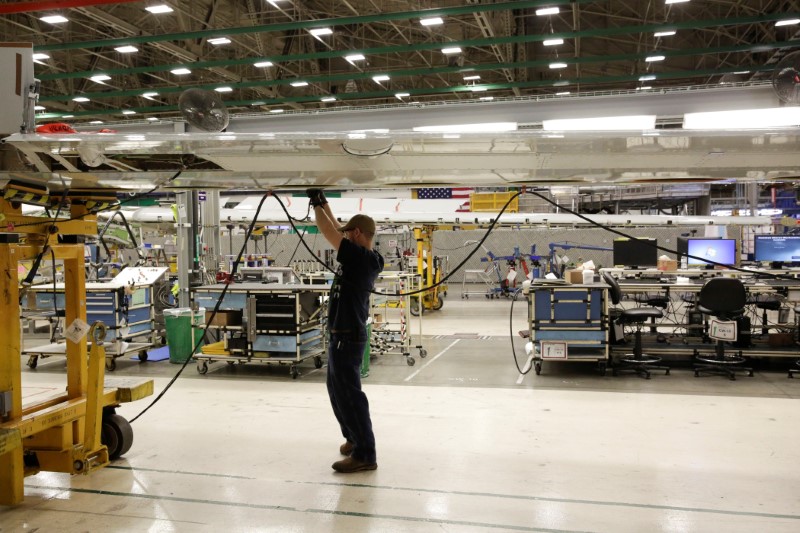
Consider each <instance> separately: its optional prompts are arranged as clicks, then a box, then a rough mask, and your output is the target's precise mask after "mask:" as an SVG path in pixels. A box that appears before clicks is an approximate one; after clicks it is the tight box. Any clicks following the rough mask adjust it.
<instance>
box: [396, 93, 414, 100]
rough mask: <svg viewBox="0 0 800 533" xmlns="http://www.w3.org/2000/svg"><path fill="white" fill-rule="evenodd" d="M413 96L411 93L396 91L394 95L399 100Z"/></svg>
mask: <svg viewBox="0 0 800 533" xmlns="http://www.w3.org/2000/svg"><path fill="white" fill-rule="evenodd" d="M409 96H411V93H395V95H394V97H395V98H397V99H398V100H402V99H403V98H408V97H409Z"/></svg>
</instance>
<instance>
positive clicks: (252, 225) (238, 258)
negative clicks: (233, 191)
mask: <svg viewBox="0 0 800 533" xmlns="http://www.w3.org/2000/svg"><path fill="white" fill-rule="evenodd" d="M270 196H272V193H271V192H268V193H266V194H265V195H264V196H262V197H261V201H260V202H259V203H258V208H257V209H256V214H255V215H254V216H253V220H251V221H250V226H248V228H247V233H246V234H245V236H244V242H243V243H242V248H241V249H240V250H239V255H237V256H236V260H235V261H234V262H233V266H232V267H231V272H230V275H231V279H233V278H234V276H236V270H237V269H238V268H239V263H241V261H242V256H243V255H244V254H245V252H246V250H247V241H248V239H249V238H250V235H252V233H253V230H254V229H255V226H256V221H257V220H258V215H259V213H260V212H261V207H262V206H263V205H264V202H265V201H266V199H267V198H269V197H270ZM275 198H276V199H277V196H276V197H275ZM229 287H230V283H226V284H225V287H224V288H223V289H222V294H220V295H219V298H218V299H217V303H216V304H215V305H214V310H213V311H212V312H211V316H209V318H208V320H206V322H205V326H204V327H203V335H201V336H200V338H199V339H197V342H196V343H195V345H194V346H193V347H192V353H191V354H189V357H187V358H186V360H185V361H184V362H183V365H181V367H180V368H179V369H178V372H176V373H175V375H174V376H173V377H172V379H171V380H170V381H169V383H167V386H166V387H164V390H162V391H161V392H160V393H159V394H158V396H156V397H155V398H154V399H153V401H152V402H150V404H149V405H148V406H147V407H145V408H144V409H142V411H141V412H140V413H139V414H138V415H136V416H135V417H133V418H131V420H130V423H131V424H132V423H133V422H135V421H136V420H137V419H138V418H139V417H140V416H142V415H143V414H145V413H146V412H147V411H148V410H150V408H151V407H153V406H154V405H155V404H156V403H158V401H159V400H161V398H163V397H164V395H165V394H166V393H167V391H168V390H169V389H170V387H172V385H173V383H175V381H176V380H177V379H178V377H179V376H180V375H181V373H183V371H184V369H185V368H186V366H187V365H188V364H189V362H190V361H191V360H192V356H193V355H194V353H195V352H196V351H197V349H198V348H200V345H201V344H202V343H203V338H204V337H205V332H206V331H208V327H209V326H210V325H211V323H212V322H213V321H214V317H215V316H217V313H218V312H219V308H220V306H222V301H223V300H224V299H225V294H226V293H227V292H228V288H229ZM190 316H191V318H190V323H191V325H192V327H194V311H192V312H191V315H190Z"/></svg>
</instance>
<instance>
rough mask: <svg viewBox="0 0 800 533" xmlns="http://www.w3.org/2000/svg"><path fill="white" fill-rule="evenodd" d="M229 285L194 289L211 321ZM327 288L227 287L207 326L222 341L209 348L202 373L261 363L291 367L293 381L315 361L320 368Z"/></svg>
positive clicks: (202, 359)
mask: <svg viewBox="0 0 800 533" xmlns="http://www.w3.org/2000/svg"><path fill="white" fill-rule="evenodd" d="M224 289H225V285H222V284H215V285H205V286H202V287H198V288H196V289H194V290H193V297H194V301H195V303H196V304H197V305H198V306H199V307H205V308H206V316H207V320H206V322H207V321H208V318H210V316H211V313H212V310H213V309H214V307H215V306H216V304H217V300H218V299H219V298H220V296H221V295H222V291H223V290H224ZM329 290H330V287H328V286H327V285H301V284H263V283H235V284H232V285H230V286H228V290H227V292H226V293H225V297H224V299H223V300H222V303H221V304H220V307H219V311H218V312H217V315H216V316H215V317H214V320H213V321H212V322H211V323H207V324H206V325H205V326H204V327H205V328H206V330H207V334H212V335H213V336H214V337H215V338H216V341H217V342H214V343H211V344H206V345H205V346H204V347H203V349H202V353H197V354H195V355H194V356H193V357H194V358H195V359H196V360H197V371H198V372H199V373H200V374H205V373H206V372H208V365H209V363H214V362H218V361H225V362H227V363H228V364H236V363H238V364H245V363H251V362H261V363H270V364H281V365H283V364H288V365H289V372H290V374H291V376H292V378H297V376H298V375H299V371H298V369H297V365H298V364H300V363H302V362H303V361H305V360H306V359H313V360H314V366H315V367H316V368H321V367H322V364H323V361H322V356H323V355H324V353H325V338H324V337H325V336H324V333H323V323H324V320H323V314H324V299H325V298H324V297H325V296H326V295H327V293H328V292H329Z"/></svg>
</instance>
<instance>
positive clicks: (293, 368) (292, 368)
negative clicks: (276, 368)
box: [289, 365, 300, 379]
mask: <svg viewBox="0 0 800 533" xmlns="http://www.w3.org/2000/svg"><path fill="white" fill-rule="evenodd" d="M289 373H290V374H292V379H297V376H299V375H300V372H298V371H297V367H296V366H294V365H292V366H290V367H289Z"/></svg>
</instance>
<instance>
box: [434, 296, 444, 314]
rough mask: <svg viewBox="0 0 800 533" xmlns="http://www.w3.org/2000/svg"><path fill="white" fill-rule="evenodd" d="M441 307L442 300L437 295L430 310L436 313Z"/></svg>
mask: <svg viewBox="0 0 800 533" xmlns="http://www.w3.org/2000/svg"><path fill="white" fill-rule="evenodd" d="M443 306H444V298H443V297H442V295H439V297H438V298H436V301H434V302H433V306H432V307H431V309H433V310H434V311H438V310H439V309H441V308H442V307H443Z"/></svg>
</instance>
